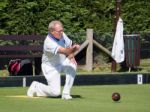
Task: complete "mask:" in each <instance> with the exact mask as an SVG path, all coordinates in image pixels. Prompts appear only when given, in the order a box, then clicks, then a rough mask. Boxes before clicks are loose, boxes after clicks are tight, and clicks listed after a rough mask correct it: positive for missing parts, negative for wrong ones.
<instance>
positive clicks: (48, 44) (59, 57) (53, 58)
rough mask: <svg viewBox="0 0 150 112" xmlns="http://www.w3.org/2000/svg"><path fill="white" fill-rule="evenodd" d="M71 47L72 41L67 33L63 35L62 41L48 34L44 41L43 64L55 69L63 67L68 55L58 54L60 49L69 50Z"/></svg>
mask: <svg viewBox="0 0 150 112" xmlns="http://www.w3.org/2000/svg"><path fill="white" fill-rule="evenodd" d="M71 45H72V40H70V39H69V38H68V37H67V35H66V34H65V33H63V35H62V38H61V39H60V40H57V39H55V38H54V37H53V36H52V35H51V34H48V35H47V36H46V38H45V40H44V46H43V55H42V63H44V64H47V65H49V66H53V67H57V66H60V65H62V63H63V62H64V60H65V59H66V55H64V54H60V53H58V49H59V47H60V46H62V47H65V48H67V47H70V46H71Z"/></svg>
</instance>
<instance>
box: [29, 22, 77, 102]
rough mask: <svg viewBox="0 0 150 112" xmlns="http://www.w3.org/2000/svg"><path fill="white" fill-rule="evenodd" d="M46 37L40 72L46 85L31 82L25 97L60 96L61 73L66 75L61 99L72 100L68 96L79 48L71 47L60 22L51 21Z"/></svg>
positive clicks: (74, 73) (70, 42)
mask: <svg viewBox="0 0 150 112" xmlns="http://www.w3.org/2000/svg"><path fill="white" fill-rule="evenodd" d="M48 30H49V32H48V35H47V37H46V39H45V41H44V46H43V56H42V71H43V75H44V76H45V78H46V80H47V84H48V85H45V84H42V83H40V82H37V81H33V82H32V84H31V85H30V87H29V89H28V91H27V95H28V96H30V97H34V96H45V97H47V96H49V97H57V96H59V95H60V94H61V77H60V74H61V72H64V73H65V75H66V81H65V85H64V88H63V91H62V99H66V100H69V99H72V96H71V95H70V92H71V88H72V86H73V82H74V78H75V75H76V67H77V63H76V60H75V58H74V52H75V51H76V50H79V48H80V46H79V45H77V44H75V45H72V41H71V40H70V39H69V38H68V37H67V36H66V34H65V33H64V31H63V25H62V23H61V22H60V21H57V20H56V21H52V22H50V23H49V26H48Z"/></svg>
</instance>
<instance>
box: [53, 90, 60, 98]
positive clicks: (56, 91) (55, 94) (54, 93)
mask: <svg viewBox="0 0 150 112" xmlns="http://www.w3.org/2000/svg"><path fill="white" fill-rule="evenodd" d="M60 95H61V92H60V91H58V90H54V91H53V92H52V96H53V97H58V96H60Z"/></svg>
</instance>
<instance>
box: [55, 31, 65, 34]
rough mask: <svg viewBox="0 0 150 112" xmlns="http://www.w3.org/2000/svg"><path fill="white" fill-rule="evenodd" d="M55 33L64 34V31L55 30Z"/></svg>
mask: <svg viewBox="0 0 150 112" xmlns="http://www.w3.org/2000/svg"><path fill="white" fill-rule="evenodd" d="M54 31H55V32H56V33H59V34H60V33H63V32H64V30H60V31H57V30H54Z"/></svg>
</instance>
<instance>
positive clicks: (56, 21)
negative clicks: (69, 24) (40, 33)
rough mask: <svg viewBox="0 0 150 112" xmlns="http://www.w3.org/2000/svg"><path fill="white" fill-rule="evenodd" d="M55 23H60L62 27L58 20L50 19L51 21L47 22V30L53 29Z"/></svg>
mask: <svg viewBox="0 0 150 112" xmlns="http://www.w3.org/2000/svg"><path fill="white" fill-rule="evenodd" d="M56 24H59V25H61V26H62V27H63V25H62V23H61V22H60V21H58V20H54V21H51V22H50V23H49V25H48V30H49V31H50V32H52V31H54V29H55V25H56Z"/></svg>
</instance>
